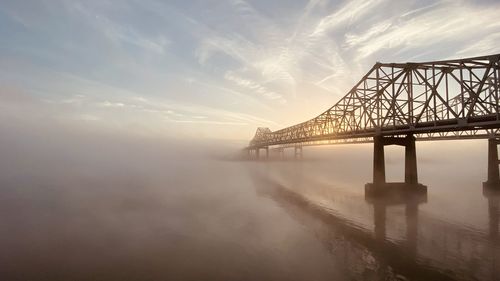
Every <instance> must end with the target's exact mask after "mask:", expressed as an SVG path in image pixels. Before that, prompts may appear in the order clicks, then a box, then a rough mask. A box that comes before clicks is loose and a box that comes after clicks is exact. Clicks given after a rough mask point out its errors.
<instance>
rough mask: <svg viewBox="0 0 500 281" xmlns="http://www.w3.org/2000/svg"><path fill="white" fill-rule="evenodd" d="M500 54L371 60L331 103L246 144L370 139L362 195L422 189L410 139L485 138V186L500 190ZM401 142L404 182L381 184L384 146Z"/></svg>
mask: <svg viewBox="0 0 500 281" xmlns="http://www.w3.org/2000/svg"><path fill="white" fill-rule="evenodd" d="M499 79H500V54H495V55H488V56H481V57H474V58H465V59H452V60H443V61H430V62H419V63H413V62H408V63H380V62H377V63H376V64H375V65H374V66H373V67H372V68H371V69H370V70H369V71H368V72H367V73H366V74H365V75H364V76H363V77H362V78H361V80H360V81H359V82H358V83H356V85H354V87H353V88H352V89H351V90H350V91H349V92H348V93H347V94H346V95H345V96H344V97H342V98H341V99H340V100H339V101H338V102H337V103H336V104H335V105H333V106H332V107H330V108H329V109H328V110H326V111H325V112H323V113H321V114H320V115H318V116H317V117H315V118H313V119H310V120H308V121H305V122H302V123H300V124H296V125H293V126H290V127H287V128H284V129H280V130H277V131H271V130H270V129H269V128H258V129H257V131H256V133H255V136H254V138H253V139H252V140H251V141H250V143H249V145H248V147H246V148H245V150H246V151H247V155H248V157H249V158H251V159H259V158H260V151H261V150H262V149H264V150H265V151H266V154H265V155H266V158H268V157H269V149H270V148H271V149H276V150H277V151H278V152H280V153H281V154H282V156H284V149H285V148H287V147H293V149H294V151H295V157H296V158H300V157H301V156H302V147H303V146H309V145H324V144H341V143H344V144H346V143H367V142H369V143H373V144H374V153H373V183H372V184H367V186H366V191H367V192H368V193H374V194H378V193H383V192H384V191H386V190H388V189H390V187H397V188H401V187H404V188H410V189H412V190H420V191H423V192H425V191H426V187H425V186H423V185H421V184H419V183H418V172H417V158H416V149H415V141H437V140H453V139H488V179H487V181H486V182H485V186H487V187H499V188H500V175H499V169H498V166H499V163H500V162H499V159H498V148H497V145H498V144H500V134H499V129H500V109H499V98H500V96H499V95H500V93H499V92H500V90H499V87H500V82H499ZM386 145H400V146H404V147H405V182H404V183H387V182H386V179H385V160H384V146H386Z"/></svg>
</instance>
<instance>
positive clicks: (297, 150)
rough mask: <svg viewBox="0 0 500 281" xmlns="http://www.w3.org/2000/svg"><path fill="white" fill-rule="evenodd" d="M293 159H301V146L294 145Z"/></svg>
mask: <svg viewBox="0 0 500 281" xmlns="http://www.w3.org/2000/svg"><path fill="white" fill-rule="evenodd" d="M294 155H295V159H296V160H297V159H302V146H299V145H296V146H295V148H294Z"/></svg>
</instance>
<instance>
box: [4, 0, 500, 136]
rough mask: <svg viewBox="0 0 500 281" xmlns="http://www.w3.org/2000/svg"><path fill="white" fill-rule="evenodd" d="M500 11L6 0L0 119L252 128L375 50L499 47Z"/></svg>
mask: <svg viewBox="0 0 500 281" xmlns="http://www.w3.org/2000/svg"><path fill="white" fill-rule="evenodd" d="M499 15H500V1H492V0H490V1H463V0H454V1H449V0H440V1H388V0H379V1H375V0H353V1H333V0H332V1H329V0H310V1H306V0H273V1H269V0H253V1H252V0H247V1H245V0H191V1H188V0H185V1H180V0H175V1H174V0H170V1H159V0H158V1H156V0H98V1H97V0H87V1H76V0H37V1H34V0H33V1H29V0H16V1H8V0H0V118H1V119H2V120H0V124H1V125H2V126H3V127H11V128H12V127H22V126H25V127H30V128H31V127H37V128H43V126H47V124H58V125H63V126H66V127H71V128H76V130H94V129H96V130H97V129H98V130H101V131H109V132H114V131H117V132H118V131H120V132H127V133H130V134H137V135H146V136H148V135H154V136H161V137H167V138H175V139H213V140H218V139H223V140H240V141H242V140H244V141H247V140H250V139H251V138H252V137H253V134H254V132H255V129H256V128H257V127H269V128H271V130H276V129H280V128H283V127H286V126H290V125H293V124H296V123H299V122H302V121H305V120H307V119H310V118H313V117H315V116H316V115H319V114H320V113H322V112H323V111H324V110H326V109H327V108H329V107H331V106H332V105H333V104H334V103H335V102H336V101H337V100H338V99H340V98H341V97H342V96H344V95H345V94H346V93H347V92H348V91H349V89H350V88H351V87H352V86H353V85H354V84H355V82H357V81H358V80H359V79H360V78H361V77H362V76H363V75H364V74H365V73H366V72H367V71H368V70H369V69H370V68H371V66H372V65H373V64H374V63H375V62H377V61H380V62H407V61H429V60H441V59H447V58H460V57H470V56H479V55H488V54H495V53H500V21H499V20H498V18H499ZM23 124H24V125H23Z"/></svg>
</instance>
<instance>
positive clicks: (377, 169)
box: [365, 134, 427, 195]
mask: <svg viewBox="0 0 500 281" xmlns="http://www.w3.org/2000/svg"><path fill="white" fill-rule="evenodd" d="M386 145H399V146H404V147H405V181H404V182H394V183H388V182H386V179H385V155H384V154H385V153H384V146H386ZM394 191H395V192H424V193H425V192H427V187H425V186H424V185H422V184H419V183H418V170H417V152H416V147H415V137H414V136H413V135H411V134H409V135H407V136H406V137H383V136H375V137H374V139H373V183H369V184H366V186H365V193H366V194H367V195H380V194H384V193H387V192H394Z"/></svg>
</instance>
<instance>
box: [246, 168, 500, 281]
mask: <svg viewBox="0 0 500 281" xmlns="http://www.w3.org/2000/svg"><path fill="white" fill-rule="evenodd" d="M263 174H264V175H263ZM252 179H253V180H254V183H255V186H256V191H257V193H258V195H260V196H264V197H268V198H271V199H273V200H274V201H275V202H276V203H277V204H278V205H279V206H280V207H282V208H283V209H284V210H285V211H286V212H287V213H288V214H289V215H290V216H291V217H293V218H294V219H296V220H298V221H299V222H300V223H301V224H303V225H304V226H305V227H307V228H308V230H310V231H312V232H313V233H314V235H315V236H316V237H317V238H318V239H319V240H321V242H322V243H323V244H324V245H325V247H326V249H327V250H328V251H329V252H330V253H331V255H332V256H334V257H335V259H336V260H337V262H340V263H342V264H340V265H339V267H340V268H344V269H346V272H345V274H346V275H347V276H348V277H349V278H351V279H352V280H405V279H410V280H498V276H500V239H499V226H498V224H499V218H500V214H499V210H500V193H498V192H495V191H492V190H490V189H486V190H485V193H484V196H485V199H486V200H487V201H488V214H489V231H488V232H483V231H479V230H477V229H474V228H473V227H466V226H461V225H457V224H453V223H449V222H445V221H442V220H439V219H436V218H433V217H432V216H429V215H428V214H426V213H423V214H421V213H420V212H419V206H420V205H421V204H425V203H426V202H427V195H426V194H413V195H411V196H404V197H400V196H392V197H388V196H385V197H373V198H372V197H369V196H368V197H365V198H364V199H363V198H362V197H361V196H345V194H344V195H343V194H337V195H336V191H335V189H333V188H331V187H325V186H310V188H308V189H307V190H308V191H314V192H316V193H317V194H316V196H317V197H316V198H314V194H313V195H311V194H306V193H307V192H302V191H300V190H297V187H296V186H295V187H292V186H285V185H283V184H281V183H279V182H278V181H276V180H273V179H272V177H270V176H266V175H265V173H261V172H259V171H255V170H254V171H253V172H252ZM318 198H322V202H320V201H319V200H317V199H318ZM325 202H328V203H325ZM341 205H342V206H341ZM395 209H397V210H398V211H399V212H394V210H395ZM401 209H402V210H403V211H402V212H401ZM346 210H348V212H349V214H347V213H346ZM353 218H354V219H353ZM363 220H365V221H363ZM367 222H368V223H367ZM370 222H371V224H370ZM389 232H390V233H391V235H389ZM394 232H399V235H394Z"/></svg>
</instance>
